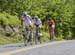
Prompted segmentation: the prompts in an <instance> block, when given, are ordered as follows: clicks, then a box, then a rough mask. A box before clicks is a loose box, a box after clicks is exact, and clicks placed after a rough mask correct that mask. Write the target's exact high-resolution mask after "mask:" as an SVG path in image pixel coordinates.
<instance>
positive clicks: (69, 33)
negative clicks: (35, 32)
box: [0, 0, 75, 44]
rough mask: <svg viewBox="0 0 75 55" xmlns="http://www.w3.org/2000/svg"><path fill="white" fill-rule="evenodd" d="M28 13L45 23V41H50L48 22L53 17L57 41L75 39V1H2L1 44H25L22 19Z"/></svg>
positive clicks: (0, 3) (0, 20)
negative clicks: (21, 33) (48, 18)
mask: <svg viewBox="0 0 75 55" xmlns="http://www.w3.org/2000/svg"><path fill="white" fill-rule="evenodd" d="M23 11H27V12H28V14H29V15H31V16H32V18H34V16H35V15H38V16H39V17H40V18H41V20H42V23H43V27H42V32H43V38H42V39H43V41H48V40H49V39H48V38H49V35H48V30H47V29H46V25H45V24H46V23H45V22H46V20H47V17H48V16H49V15H51V16H52V17H53V19H54V21H55V40H63V39H65V40H71V39H75V0H0V44H10V43H19V42H23V38H22V36H21V35H20V31H21V29H22V26H21V21H20V17H21V14H22V12H23Z"/></svg>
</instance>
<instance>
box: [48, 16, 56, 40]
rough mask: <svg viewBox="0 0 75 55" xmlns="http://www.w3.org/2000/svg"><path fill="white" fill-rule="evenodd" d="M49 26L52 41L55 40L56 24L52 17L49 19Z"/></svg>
mask: <svg viewBox="0 0 75 55" xmlns="http://www.w3.org/2000/svg"><path fill="white" fill-rule="evenodd" d="M47 26H48V28H49V35H50V40H53V38H54V29H55V23H54V20H53V19H52V17H49V18H48V20H47Z"/></svg>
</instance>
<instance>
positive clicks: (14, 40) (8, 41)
mask: <svg viewBox="0 0 75 55" xmlns="http://www.w3.org/2000/svg"><path fill="white" fill-rule="evenodd" d="M21 42H23V39H22V37H19V36H14V37H7V36H4V35H0V45H5V44H11V43H21Z"/></svg>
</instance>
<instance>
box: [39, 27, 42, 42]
mask: <svg viewBox="0 0 75 55" xmlns="http://www.w3.org/2000/svg"><path fill="white" fill-rule="evenodd" d="M41 37H42V33H41V28H40V27H39V28H38V41H39V42H40V43H41Z"/></svg>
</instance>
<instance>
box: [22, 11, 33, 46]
mask: <svg viewBox="0 0 75 55" xmlns="http://www.w3.org/2000/svg"><path fill="white" fill-rule="evenodd" d="M22 20H23V26H24V28H25V31H26V32H25V33H23V36H24V38H25V45H27V43H28V42H31V41H32V30H31V29H32V17H31V16H30V15H28V14H27V12H23V15H22Z"/></svg>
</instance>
